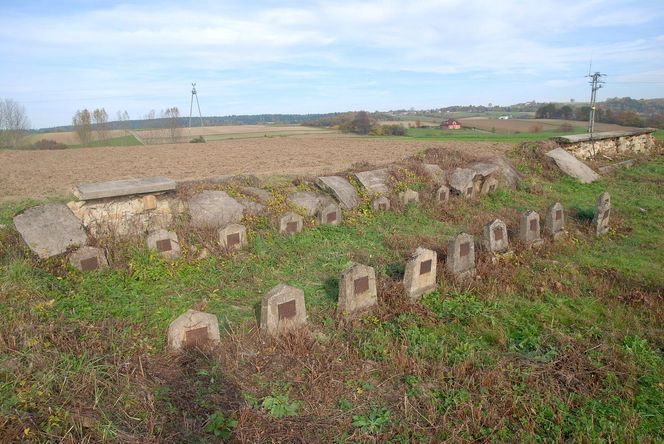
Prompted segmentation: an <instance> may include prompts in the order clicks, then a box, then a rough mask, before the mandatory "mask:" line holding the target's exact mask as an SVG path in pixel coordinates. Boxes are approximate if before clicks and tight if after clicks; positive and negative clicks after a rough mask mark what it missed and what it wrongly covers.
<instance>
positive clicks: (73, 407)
mask: <svg viewBox="0 0 664 444" xmlns="http://www.w3.org/2000/svg"><path fill="white" fill-rule="evenodd" d="M515 162H516V163H517V164H518V167H519V169H520V170H521V171H522V172H524V181H523V183H522V186H521V188H520V189H519V190H502V189H501V190H499V191H498V192H496V193H494V194H492V195H489V196H486V197H484V198H482V199H481V200H480V201H474V202H469V201H466V200H458V199H453V201H452V202H451V203H450V205H448V206H446V207H444V208H442V209H440V208H437V207H435V206H432V205H430V204H429V203H427V202H424V204H423V205H422V206H421V207H415V206H408V207H406V209H405V210H404V211H403V212H388V213H382V214H376V215H374V214H372V213H371V212H369V211H365V210H358V211H353V212H346V214H345V220H346V223H345V224H344V225H343V226H341V227H331V226H321V227H309V228H307V229H306V230H305V231H304V232H302V233H300V234H298V235H296V236H293V237H283V236H279V235H278V234H276V233H275V232H274V230H273V229H272V228H271V227H270V225H269V224H268V222H267V221H266V220H263V219H260V218H259V219H257V220H254V221H250V223H249V244H250V245H249V248H248V250H247V251H246V252H242V253H238V254H234V255H231V256H228V255H215V254H213V255H211V256H209V257H207V258H205V259H197V258H196V255H195V254H194V253H193V252H192V248H193V246H195V245H196V244H197V243H198V242H200V237H199V236H198V235H196V233H193V232H187V231H180V232H179V234H180V238H181V240H182V245H183V250H184V252H185V255H184V256H183V258H181V259H180V260H177V261H174V262H172V263H171V262H166V261H164V260H162V259H161V258H159V257H158V256H156V255H155V254H154V253H151V252H148V251H146V250H145V249H143V248H142V247H141V246H140V245H139V244H129V245H127V246H123V245H118V246H115V247H114V248H116V251H115V254H114V255H113V258H114V259H113V260H112V267H111V268H109V269H107V270H105V271H103V272H100V273H96V274H84V273H80V272H77V271H74V270H71V269H68V268H67V265H66V264H65V263H63V261H62V260H60V259H57V258H56V259H51V260H48V261H44V262H40V261H37V260H36V259H34V258H33V257H32V256H30V255H29V254H28V253H27V252H26V250H25V249H24V248H23V247H21V246H20V243H19V240H18V237H17V234H16V233H15V232H14V231H13V230H11V229H9V228H6V229H3V230H0V313H2V321H3V322H2V324H1V325H0V441H28V442H29V441H33V442H47V441H62V442H81V441H84V440H86V439H87V440H91V441H102V442H137V441H142V442H146V441H168V442H217V441H216V440H218V439H229V440H231V441H234V442H263V441H270V440H274V441H281V442H288V441H291V442H292V441H298V440H299V441H302V442H339V443H340V442H440V441H445V440H449V441H453V442H459V441H500V442H514V441H518V442H524V441H525V442H532V441H593V442H594V441H632V442H633V441H637V442H638V441H660V440H664V432H663V430H664V428H663V426H664V391H663V390H662V381H663V380H664V365H663V364H664V353H663V351H662V350H664V339H663V338H664V335H662V327H663V325H662V320H663V315H664V307H663V306H662V302H663V301H662V293H663V291H664V273H663V272H662V264H664V230H662V227H661V223H660V221H661V220H663V218H664V203H663V202H662V197H661V196H662V195H663V194H664V160H663V159H662V158H661V157H660V158H656V159H653V160H651V161H650V162H647V163H644V164H641V165H638V166H636V167H634V168H631V169H624V170H619V171H617V172H615V173H614V174H613V175H610V176H605V177H603V179H602V181H601V182H596V183H594V184H590V185H581V184H579V183H578V182H575V181H572V180H570V179H567V178H561V177H555V176H550V175H548V174H543V173H542V171H541V170H540V169H538V168H537V167H536V165H534V164H533V163H531V162H529V161H527V159H521V158H519V157H516V158H515ZM603 190H608V191H609V192H610V193H611V196H612V203H613V211H612V216H611V217H612V230H611V231H610V233H609V235H608V236H607V237H605V238H595V237H594V236H593V235H592V234H591V228H590V226H589V222H588V220H587V217H588V216H590V217H592V214H593V211H594V210H593V208H594V204H595V200H596V198H597V195H598V194H599V193H600V192H601V191H603ZM277 191H278V190H276V191H275V193H276V192H277ZM556 200H558V201H560V202H561V203H562V204H563V205H564V206H565V208H566V211H567V216H568V223H567V227H568V234H567V236H566V237H565V238H564V239H563V240H562V241H559V242H557V243H555V244H553V243H551V242H550V241H548V240H547V243H546V247H545V248H543V249H541V250H536V251H531V250H527V249H524V248H522V247H521V246H520V245H518V243H516V244H514V245H513V247H514V250H515V253H514V255H513V256H506V257H503V258H501V259H500V262H498V263H492V260H491V258H490V257H488V256H487V255H486V254H485V253H479V255H478V264H477V266H478V274H479V276H480V279H478V280H476V281H473V282H471V283H456V282H454V280H453V279H452V277H451V276H449V275H448V274H447V272H446V271H445V270H444V264H443V263H442V262H441V263H439V264H438V265H439V269H440V270H439V273H438V275H439V279H438V282H439V284H438V287H437V289H436V291H434V292H432V293H430V294H428V295H425V296H423V297H422V298H421V299H420V301H419V302H418V303H416V304H409V303H408V302H406V301H405V300H404V299H403V297H402V296H401V293H400V290H399V284H398V280H399V275H400V273H401V272H402V271H403V263H404V262H405V258H406V257H407V255H408V253H409V252H410V251H412V250H413V249H414V248H415V247H417V246H419V245H422V246H425V247H428V248H433V249H435V250H437V251H438V252H439V256H441V257H442V256H444V252H445V246H446V241H447V239H448V238H449V236H451V235H453V234H455V233H456V232H458V231H459V230H464V231H467V232H470V233H472V234H476V235H479V234H480V232H481V227H482V225H483V224H484V223H486V222H487V221H489V220H491V219H492V218H495V217H500V218H502V219H503V220H505V221H506V222H507V224H508V226H509V227H510V228H512V229H514V228H516V227H515V221H516V220H517V219H516V215H517V214H518V212H521V211H524V210H526V209H535V210H537V211H539V212H540V214H542V215H543V214H544V212H545V209H546V207H547V206H548V205H549V204H550V203H551V202H553V201H556ZM34 203H35V202H34V201H25V202H21V203H14V204H3V205H2V206H0V223H3V224H7V223H8V221H9V219H10V217H11V216H12V215H13V214H14V213H15V212H17V211H19V210H20V209H21V208H24V207H27V206H30V205H33V204H34ZM178 229H179V230H182V228H181V227H180V228H178ZM351 261H356V262H360V263H364V264H367V265H370V266H373V267H375V269H376V274H377V280H378V288H379V301H380V305H379V306H378V307H377V308H376V309H375V310H373V311H372V312H369V313H367V314H365V315H363V316H360V317H359V318H358V319H355V320H354V321H350V322H349V321H346V320H343V319H340V318H337V316H336V315H335V312H334V308H335V304H336V297H337V292H338V285H337V278H338V275H339V273H340V272H341V271H342V270H343V269H344V268H345V267H346V265H347V264H349V263H350V262H351ZM280 282H283V283H287V284H290V285H294V286H296V287H299V288H302V289H303V290H304V292H305V300H306V304H307V309H308V315H309V321H310V327H311V330H312V332H313V334H312V335H307V334H301V335H294V336H289V337H285V338H282V339H280V340H265V339H263V338H261V337H260V335H258V333H257V332H256V329H255V326H256V323H257V319H256V311H257V310H256V309H257V306H258V304H259V303H260V299H261V296H262V295H263V294H264V293H265V292H267V291H268V290H269V289H270V288H271V287H273V286H274V285H276V284H277V283H280ZM188 308H195V309H199V310H204V311H208V312H211V313H215V314H216V315H217V316H218V318H219V320H220V323H221V327H222V330H223V331H222V344H221V346H220V347H219V348H218V349H216V350H208V351H201V352H196V351H192V352H187V353H185V354H183V355H177V356H176V355H171V354H168V353H167V352H166V351H165V350H164V342H165V332H166V329H167V327H168V324H169V323H170V322H171V321H172V320H173V319H174V318H175V317H177V316H178V315H180V314H181V313H182V312H184V311H185V310H186V309H188Z"/></svg>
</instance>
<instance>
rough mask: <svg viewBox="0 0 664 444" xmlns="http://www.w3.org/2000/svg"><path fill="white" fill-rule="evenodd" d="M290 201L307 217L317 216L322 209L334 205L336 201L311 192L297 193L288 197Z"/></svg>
mask: <svg viewBox="0 0 664 444" xmlns="http://www.w3.org/2000/svg"><path fill="white" fill-rule="evenodd" d="M288 201H289V202H290V203H292V204H293V205H295V206H296V207H298V208H301V209H303V210H304V211H305V212H306V214H307V216H315V215H316V213H317V212H318V210H319V209H320V208H321V207H324V206H327V205H329V204H333V203H335V202H334V199H332V198H331V197H330V196H325V195H322V194H318V193H313V192H311V191H297V192H295V193H292V194H291V195H290V196H288Z"/></svg>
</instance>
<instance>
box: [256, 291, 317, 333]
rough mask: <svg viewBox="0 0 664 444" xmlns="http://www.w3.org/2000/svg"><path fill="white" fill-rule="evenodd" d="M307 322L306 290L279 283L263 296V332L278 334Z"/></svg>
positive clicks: (261, 323)
mask: <svg viewBox="0 0 664 444" xmlns="http://www.w3.org/2000/svg"><path fill="white" fill-rule="evenodd" d="M306 323H307V311H306V308H305V305H304V292H303V291H302V290H300V289H299V288H295V287H291V286H288V285H284V284H279V285H277V286H276V287H274V288H273V289H272V290H270V291H269V292H268V293H267V294H266V295H265V296H263V300H262V301H261V322H260V328H261V331H262V332H263V333H267V334H268V335H270V336H276V335H278V334H281V333H287V332H289V331H291V330H294V329H297V328H298V327H300V326H303V325H306Z"/></svg>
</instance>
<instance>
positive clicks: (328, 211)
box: [316, 203, 342, 225]
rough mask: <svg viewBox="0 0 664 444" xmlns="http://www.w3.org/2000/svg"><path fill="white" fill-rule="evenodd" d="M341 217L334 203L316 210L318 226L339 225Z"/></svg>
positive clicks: (339, 209)
mask: <svg viewBox="0 0 664 444" xmlns="http://www.w3.org/2000/svg"><path fill="white" fill-rule="evenodd" d="M341 217H342V216H341V207H339V205H337V204H335V203H331V204H329V205H326V206H325V207H323V208H321V209H320V210H318V216H317V218H316V219H317V221H318V224H319V225H323V224H328V225H341Z"/></svg>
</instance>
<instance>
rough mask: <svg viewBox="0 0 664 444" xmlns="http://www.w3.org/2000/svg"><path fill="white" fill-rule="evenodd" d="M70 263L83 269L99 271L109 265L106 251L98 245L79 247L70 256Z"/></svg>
mask: <svg viewBox="0 0 664 444" xmlns="http://www.w3.org/2000/svg"><path fill="white" fill-rule="evenodd" d="M69 263H70V264H71V265H72V266H73V267H75V268H78V269H79V270H81V271H97V270H102V269H104V268H106V267H108V261H107V260H106V253H105V252H104V250H102V249H101V248H96V247H81V248H79V249H78V250H76V251H75V252H73V253H72V254H71V256H69Z"/></svg>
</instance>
